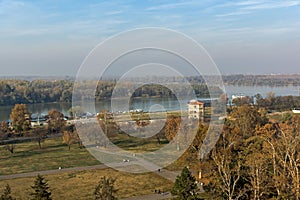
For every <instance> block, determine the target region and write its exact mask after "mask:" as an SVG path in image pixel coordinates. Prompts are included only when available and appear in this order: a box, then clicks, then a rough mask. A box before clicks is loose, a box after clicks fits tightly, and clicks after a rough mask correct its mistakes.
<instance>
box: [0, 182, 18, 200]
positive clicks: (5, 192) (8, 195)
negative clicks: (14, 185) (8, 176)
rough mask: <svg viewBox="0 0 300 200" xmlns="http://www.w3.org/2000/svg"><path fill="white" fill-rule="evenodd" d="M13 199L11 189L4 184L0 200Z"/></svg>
mask: <svg viewBox="0 0 300 200" xmlns="http://www.w3.org/2000/svg"><path fill="white" fill-rule="evenodd" d="M14 199H15V198H13V197H12V196H11V189H10V186H9V185H8V184H6V186H5V188H4V190H3V193H2V195H1V196H0V200H14Z"/></svg>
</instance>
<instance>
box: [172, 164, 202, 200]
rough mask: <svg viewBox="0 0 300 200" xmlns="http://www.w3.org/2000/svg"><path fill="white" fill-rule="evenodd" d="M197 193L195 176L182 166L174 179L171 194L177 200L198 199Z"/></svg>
mask: <svg viewBox="0 0 300 200" xmlns="http://www.w3.org/2000/svg"><path fill="white" fill-rule="evenodd" d="M197 193H198V187H197V184H196V178H195V177H194V176H193V175H192V173H191V171H190V170H189V169H188V168H187V167H184V168H183V170H182V171H181V174H180V175H179V176H177V178H176V180H175V183H174V185H173V188H172V189H171V194H172V195H173V196H175V197H176V199H178V200H196V199H199V198H198V197H197Z"/></svg>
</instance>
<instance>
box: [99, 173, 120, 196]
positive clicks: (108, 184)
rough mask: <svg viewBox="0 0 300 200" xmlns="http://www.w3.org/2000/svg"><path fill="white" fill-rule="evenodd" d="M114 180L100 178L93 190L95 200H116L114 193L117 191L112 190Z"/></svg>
mask: <svg viewBox="0 0 300 200" xmlns="http://www.w3.org/2000/svg"><path fill="white" fill-rule="evenodd" d="M115 181H116V180H115V179H113V178H106V177H105V176H104V177H102V178H101V179H100V181H99V183H98V185H97V186H96V188H95V192H94V195H95V199H96V200H117V198H116V197H115V196H114V193H116V192H117V190H116V189H115V188H114V183H115Z"/></svg>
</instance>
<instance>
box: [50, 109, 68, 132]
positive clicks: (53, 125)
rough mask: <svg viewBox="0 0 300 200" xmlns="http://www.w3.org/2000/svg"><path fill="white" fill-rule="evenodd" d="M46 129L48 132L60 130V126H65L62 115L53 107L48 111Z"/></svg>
mask: <svg viewBox="0 0 300 200" xmlns="http://www.w3.org/2000/svg"><path fill="white" fill-rule="evenodd" d="M48 116H49V119H48V129H49V131H50V132H56V133H58V132H60V131H61V130H62V128H63V127H64V126H65V120H64V115H63V114H62V113H61V112H59V111H57V110H54V109H51V110H50V111H49V112H48Z"/></svg>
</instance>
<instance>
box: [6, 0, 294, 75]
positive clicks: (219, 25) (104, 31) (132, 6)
mask: <svg viewBox="0 0 300 200" xmlns="http://www.w3.org/2000/svg"><path fill="white" fill-rule="evenodd" d="M143 27H162V28H169V29H173V30H176V31H179V32H182V33H184V34H186V35H188V36H189V37H191V38H193V39H195V40H196V41H197V42H198V43H199V44H201V45H202V46H203V47H204V48H205V49H206V50H207V52H208V53H209V54H210V56H211V57H212V59H213V60H214V62H215V63H216V64H217V66H218V68H219V70H220V72H221V73H222V74H241V73H242V74H277V73H281V74H292V73H300V55H299V52H300V0H235V1H227V0H226V1H221V0H182V1H176V0H143V1H140V0H108V1H95V0H92V1H76V0H64V1H60V0H43V1H31V0H26V1H25V0H18V1H16V0H0V44H1V45H0V69H1V71H0V76H74V75H76V73H77V71H78V69H79V67H80V65H81V64H82V62H83V60H84V59H85V57H86V56H87V55H88V54H89V52H90V51H91V50H92V49H93V48H94V47H96V46H97V45H98V44H99V43H100V42H102V41H104V40H105V39H107V38H108V37H111V36H113V35H115V34H118V33H120V32H123V31H127V30H130V29H134V28H143ZM174 44H176V41H174Z"/></svg>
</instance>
